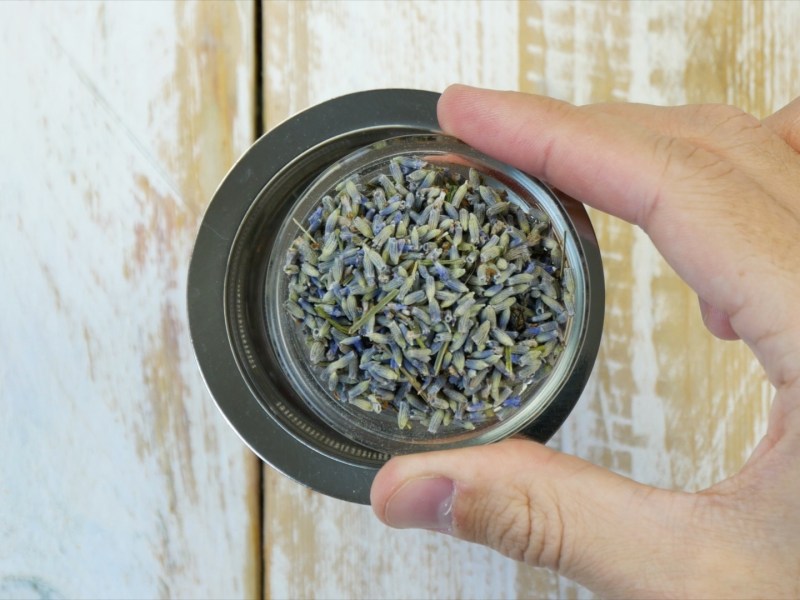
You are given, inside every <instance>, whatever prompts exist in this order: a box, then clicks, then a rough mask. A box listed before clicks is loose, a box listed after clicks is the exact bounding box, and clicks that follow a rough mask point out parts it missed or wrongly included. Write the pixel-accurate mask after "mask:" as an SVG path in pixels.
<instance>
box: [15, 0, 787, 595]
mask: <svg viewBox="0 0 800 600" xmlns="http://www.w3.org/2000/svg"><path fill="white" fill-rule="evenodd" d="M261 13H262V19H263V20H262V23H261V26H262V31H263V56H262V61H263V73H262V76H263V89H262V92H263V97H264V106H263V107H262V108H263V115H264V125H265V126H266V127H273V126H274V125H276V124H277V123H278V122H280V121H281V120H283V119H284V118H286V117H288V116H290V115H291V114H293V113H295V112H297V111H299V110H301V109H303V108H306V107H308V106H310V105H312V104H315V103H318V102H320V101H323V100H326V99H328V98H331V97H334V96H338V95H341V94H344V93H348V92H352V91H358V90H364V89H370V88H380V87H416V88H425V89H432V90H441V89H443V88H444V87H445V86H446V85H447V84H449V83H452V82H456V81H458V82H463V83H469V84H473V85H482V86H487V87H493V88H506V89H520V90H524V91H530V92H538V93H545V94H549V95H552V96H556V97H559V98H563V99H567V100H570V101H573V102H576V103H587V102H593V101H609V100H611V101H614V100H619V101H625V100H632V101H639V102H652V103H657V104H677V103H686V102H729V103H733V104H737V105H739V106H741V107H743V108H745V109H747V110H750V111H752V112H754V113H755V114H757V115H759V116H764V115H767V114H769V113H770V112H772V111H773V110H775V109H777V108H778V107H780V106H781V105H783V104H784V103H786V102H788V101H789V100H790V99H791V98H792V97H794V96H796V95H797V94H798V93H800V89H799V88H798V86H797V82H798V81H800V77H799V76H800V55H799V54H798V49H797V48H798V47H797V44H796V32H797V31H798V30H800V4H799V3H788V2H754V1H744V2H692V3H656V2H631V3H628V2H603V3H586V2H506V1H503V2H500V1H498V2H467V1H464V2H460V1H443V2H428V1H420V2H414V3H400V2H392V3H379V2H326V1H315V2H306V1H268V2H263V3H262V4H261ZM254 18H255V11H254V6H253V4H252V3H250V2H247V1H245V0H242V1H240V2H220V3H218V2H201V3H193V4H185V3H180V2H171V1H170V2H161V3H149V4H146V5H144V4H138V3H119V2H99V3H58V4H34V3H31V4H21V3H4V4H0V49H1V50H2V51H3V56H4V57H6V58H4V60H2V61H0V82H2V89H3V92H2V93H0V114H2V116H3V120H2V125H0V161H2V165H3V168H2V169H0V250H1V251H0V290H2V291H3V292H4V294H3V298H4V300H3V309H4V310H3V311H2V313H0V440H2V441H0V444H1V445H0V473H2V475H0V598H5V597H11V598H16V597H43V598H44V597H51V598H59V597H63V598H72V597H97V598H114V597H120V598H130V597H141V598H151V597H209V598H216V597H226V598H227V597H262V596H263V597H269V598H541V597H549V598H588V597H591V594H590V593H589V592H588V591H587V590H585V589H583V588H581V587H580V586H577V585H576V584H574V583H572V582H569V581H567V580H565V579H563V578H560V577H558V576H556V575H554V574H552V573H550V572H547V571H543V570H538V569H532V568H529V567H526V566H523V565H519V564H517V563H514V562H513V561H510V560H507V559H505V558H503V557H501V556H500V555H498V554H496V553H494V552H492V551H490V550H488V549H485V548H482V547H479V546H475V545H470V544H467V543H463V542H459V541H456V540H453V539H450V538H446V537H443V536H439V535H436V534H430V533H425V532H413V531H393V530H389V529H387V528H385V527H383V526H382V525H381V524H380V523H378V522H377V521H376V520H375V519H374V518H373V516H372V514H371V511H370V509H369V508H367V507H360V506H354V505H350V504H346V503H343V502H339V501H336V500H332V499H329V498H327V497H324V496H322V495H320V494H317V493H314V492H311V491H308V490H306V489H304V488H302V487H300V486H298V485H297V484H294V483H292V482H290V481H288V480H287V479H285V478H283V477H282V476H280V475H278V474H276V473H274V472H273V471H271V470H270V469H269V468H265V469H264V477H265V487H264V494H263V495H264V499H263V502H264V503H263V507H259V506H258V503H259V497H260V488H259V484H260V477H259V469H260V468H261V466H260V464H259V463H258V461H257V460H256V459H255V458H254V457H253V456H252V454H250V453H249V452H248V451H246V450H245V448H244V445H243V444H242V443H241V442H240V441H239V440H238V438H237V437H236V435H235V434H234V433H233V432H232V431H231V430H230V429H229V427H228V426H227V424H226V423H225V422H224V419H223V418H222V417H221V416H220V415H219V414H218V412H217V411H216V409H215V408H214V407H213V403H212V402H211V399H210V397H209V395H208V393H207V392H206V390H205V389H204V386H203V384H202V381H201V379H200V376H199V373H198V370H197V368H196V366H195V362H194V358H193V355H192V352H191V347H190V344H189V340H188V330H187V324H186V316H185V313H186V308H185V277H186V267H187V264H188V258H189V254H190V252H191V247H192V242H193V240H194V235H195V232H196V229H197V226H198V223H199V219H200V216H201V214H202V211H203V209H204V208H205V206H206V205H207V203H208V201H209V199H210V196H211V194H212V192H213V190H214V189H215V188H216V186H217V184H218V183H219V181H220V180H221V178H222V177H223V175H224V173H225V172H226V171H227V169H228V167H229V166H230V165H231V164H232V163H233V161H234V160H235V159H236V157H237V156H238V155H239V154H240V153H241V152H242V151H243V150H244V149H245V148H246V147H247V145H248V144H249V143H250V142H251V141H252V138H253V134H254V131H253V120H254V109H255V106H254V105H253V100H252V99H253V91H254V89H253V86H254V80H255V79H254V78H255V75H256V73H255V68H256V64H255V60H254V59H255V50H256V44H255V40H254V31H255V23H254ZM591 216H592V219H593V222H594V224H595V227H596V229H597V233H598V236H599V238H600V243H601V248H602V252H603V258H604V262H605V272H606V278H607V284H608V285H607V309H606V327H605V332H604V338H603V344H602V347H601V352H600V356H599V358H598V361H597V364H596V367H595V371H594V373H593V376H592V378H591V380H590V383H589V386H588V387H587V390H586V391H585V393H584V395H583V397H582V398H581V400H580V402H579V404H578V406H577V408H576V410H575V411H574V413H573V414H572V416H571V417H570V419H569V420H568V421H567V423H566V424H565V426H564V427H563V428H562V430H561V432H560V434H559V435H558V436H557V437H556V439H554V440H553V442H552V445H553V446H554V447H556V448H560V449H562V450H564V451H567V452H571V453H574V454H577V455H579V456H582V457H584V458H587V459H589V460H591V461H593V462H595V463H597V464H600V465H604V466H606V467H608V468H610V469H613V470H615V471H617V472H619V473H623V474H626V475H629V476H631V477H634V478H636V479H638V480H640V481H644V482H647V483H651V484H654V485H660V486H665V487H673V488H682V489H700V488H703V487H705V486H707V485H709V484H711V483H712V482H714V481H717V480H719V479H721V478H723V477H725V476H727V475H730V474H731V473H733V472H735V471H736V470H737V469H738V468H739V467H740V466H741V465H742V463H743V462H744V460H745V459H746V457H747V455H748V453H749V452H750V450H751V449H752V447H753V445H754V444H755V443H756V442H757V440H758V439H759V437H760V436H761V435H762V434H763V432H764V429H765V422H766V415H767V411H768V408H769V404H770V401H771V396H772V390H771V389H770V386H769V385H768V384H767V382H766V380H765V379H764V377H763V374H762V373H761V370H760V368H759V367H758V365H757V363H756V362H755V360H754V359H753V358H752V356H751V355H750V353H749V351H748V350H747V348H745V347H744V345H743V344H741V343H724V342H720V341H717V340H715V339H713V338H712V337H711V336H710V335H709V334H708V333H707V332H706V331H705V329H704V328H703V326H702V323H701V320H700V317H699V311H698V309H697V301H696V298H695V297H694V295H693V294H692V293H691V292H690V291H689V290H688V289H687V288H686V286H685V285H684V284H683V283H682V282H681V281H680V280H679V279H678V278H677V277H676V276H675V275H674V274H673V273H672V271H671V270H670V268H669V267H668V266H667V265H666V264H665V263H664V262H663V261H662V260H661V258H660V257H659V255H658V254H657V252H656V251H655V249H654V248H653V246H652V244H651V243H650V241H649V239H648V238H647V237H646V236H645V235H643V234H642V233H641V232H640V231H637V230H635V229H634V228H632V227H630V226H628V225H626V224H624V223H621V222H619V221H617V220H614V219H611V218H609V217H607V216H605V215H602V214H600V213H597V212H592V213H591ZM262 508H263V512H264V517H263V522H259V518H260V514H261V510H262ZM259 527H260V528H261V534H263V543H262V540H261V537H262V536H261V535H260V532H259ZM262 567H263V579H262Z"/></svg>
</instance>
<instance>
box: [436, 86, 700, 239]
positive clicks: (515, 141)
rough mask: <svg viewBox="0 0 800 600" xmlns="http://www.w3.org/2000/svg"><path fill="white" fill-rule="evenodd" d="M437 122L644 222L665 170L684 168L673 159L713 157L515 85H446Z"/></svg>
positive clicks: (596, 203) (595, 204)
mask: <svg viewBox="0 0 800 600" xmlns="http://www.w3.org/2000/svg"><path fill="white" fill-rule="evenodd" d="M439 124H440V125H441V127H442V129H443V130H444V131H445V132H447V133H450V134H452V135H455V136H456V137H458V138H460V139H462V140H464V141H465V142H467V143H468V144H470V145H471V146H474V147H476V148H478V149H479V150H481V151H483V152H486V153H487V154H489V155H491V156H494V157H495V158H498V159H500V160H502V161H504V162H506V163H508V164H511V165H513V166H515V167H517V168H519V169H521V170H523V171H525V172H527V173H530V174H532V175H534V176H536V177H539V178H541V179H544V180H545V181H547V182H548V183H550V184H552V185H553V186H555V187H557V188H558V189H560V190H561V191H563V192H565V193H567V194H569V195H570V196H573V197H575V198H578V199H579V200H580V201H581V202H584V203H586V204H588V205H590V206H593V207H595V208H598V209H600V210H602V211H604V212H607V213H610V214H613V215H615V216H617V217H620V218H622V219H625V220H626V221H629V222H631V223H636V224H638V225H640V226H642V227H643V228H645V229H648V227H647V225H648V223H649V222H650V220H651V213H652V212H653V211H654V210H655V209H656V207H657V205H658V204H659V199H660V195H661V193H662V191H663V187H664V184H665V173H666V171H667V170H668V169H678V170H680V169H682V168H683V167H682V161H680V160H677V161H676V160H675V159H676V158H678V159H680V157H681V156H684V157H687V158H692V159H693V160H694V161H698V160H699V161H703V160H706V161H707V162H708V163H709V164H712V163H713V162H714V161H715V158H714V157H712V156H710V155H709V156H708V157H704V156H702V152H703V151H702V150H699V152H700V153H701V154H700V155H698V149H697V148H696V147H692V146H690V145H689V144H684V143H683V142H682V141H681V140H679V139H676V138H673V137H667V136H662V135H659V134H658V133H657V132H655V131H652V130H649V129H647V128H644V127H641V126H640V125H638V124H636V123H634V122H629V121H625V120H624V119H621V118H619V117H617V116H615V115H611V114H604V113H601V112H596V111H595V112H590V111H587V110H585V109H582V108H580V107H577V106H574V105H572V104H569V103H567V102H562V101H559V100H555V99H552V98H547V97H543V96H534V95H529V94H521V93H517V92H498V91H492V90H483V89H477V88H469V87H467V86H462V85H455V86H451V87H450V88H448V89H447V90H446V91H445V92H444V94H443V95H442V97H441V99H440V100H439ZM687 175H688V173H687ZM675 176H676V174H673V175H672V177H673V178H674V177H675ZM677 178H680V173H678V174H677ZM651 233H652V232H651Z"/></svg>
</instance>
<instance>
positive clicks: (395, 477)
mask: <svg viewBox="0 0 800 600" xmlns="http://www.w3.org/2000/svg"><path fill="white" fill-rule="evenodd" d="M400 460H401V459H400V458H397V457H396V458H392V459H390V460H389V461H388V462H387V463H386V464H385V465H383V467H381V469H380V470H379V471H378V474H377V475H376V476H375V479H374V480H373V481H372V487H371V488H370V491H369V503H370V506H372V512H374V513H375V516H376V517H378V519H379V520H380V521H381V522H383V523H386V524H387V525H388V522H387V521H386V504H387V503H388V501H389V498H391V497H392V495H393V494H394V493H395V491H397V489H399V488H400V486H402V484H403V481H404V480H403V478H402V474H401V473H400V472H399V470H398V467H399V466H400V465H399V463H400Z"/></svg>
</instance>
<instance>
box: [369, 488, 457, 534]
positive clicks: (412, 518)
mask: <svg viewBox="0 0 800 600" xmlns="http://www.w3.org/2000/svg"><path fill="white" fill-rule="evenodd" d="M453 490H454V487H453V482H452V481H450V480H449V479H446V478H444V477H431V478H426V479H412V480H411V481H409V482H407V483H405V484H403V486H402V487H401V488H400V489H399V490H397V491H396V492H395V493H394V495H393V496H392V497H391V498H389V501H388V502H387V503H386V513H385V514H386V522H387V523H388V524H389V525H391V526H392V527H397V528H399V529H410V528H414V529H432V530H435V531H441V532H444V533H450V532H451V530H452V528H453V514H452V513H453Z"/></svg>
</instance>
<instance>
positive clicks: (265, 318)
mask: <svg viewBox="0 0 800 600" xmlns="http://www.w3.org/2000/svg"><path fill="white" fill-rule="evenodd" d="M438 98H439V95H438V94H436V93H432V92H425V91H419V90H398V89H395V90H374V91H368V92H360V93H356V94H350V95H348V96H343V97H340V98H336V99H334V100H330V101H328V102H325V103H322V104H319V105H317V106H314V107H312V108H310V109H308V110H306V111H304V112H302V113H299V114H297V115H295V116H294V117H292V118H290V119H289V120H287V121H286V122H284V123H283V124H281V125H279V126H278V127H276V128H275V129H273V130H271V131H270V132H268V133H267V134H265V135H264V136H262V137H261V138H260V139H259V140H258V141H257V142H256V143H255V144H254V145H253V146H252V147H251V148H250V149H249V150H248V151H247V152H246V153H245V154H244V155H243V156H242V157H241V159H240V160H239V161H238V162H237V163H236V164H235V165H234V167H233V168H232V169H231V171H230V172H229V173H228V175H227V176H226V178H225V180H224V181H223V182H222V184H221V185H220V187H219V189H218V190H217V192H216V193H215V195H214V197H213V199H212V201H211V204H210V205H209V207H208V209H207V212H206V214H205V216H204V218H203V221H202V224H201V226H200V230H199V232H198V236H197V241H196V244H195V248H194V253H193V255H192V259H191V264H190V269H189V281H188V305H189V323H190V330H191V336H192V342H193V345H194V349H195V353H196V355H197V359H198V362H199V365H200V368H201V371H202V373H203V377H204V379H205V381H206V384H207V385H208V388H209V390H210V391H211V394H212V396H213V398H214V400H215V402H216V403H217V406H218V407H219V408H220V410H221V412H222V413H223V415H224V416H225V417H226V418H227V419H228V421H229V422H230V424H231V426H232V427H233V428H234V429H235V430H236V431H237V433H238V434H239V435H240V436H241V437H242V439H243V440H244V441H245V443H247V444H248V446H250V448H251V449H252V450H253V451H254V452H255V453H256V454H257V455H258V456H259V457H260V458H261V459H263V460H264V461H265V462H267V463H269V464H270V465H272V466H273V467H275V468H276V469H278V470H279V471H281V472H283V473H284V474H286V475H288V476H289V477H291V478H292V479H294V480H296V481H298V482H300V483H302V484H304V485H307V486H309V487H311V488H312V489H315V490H317V491H319V492H322V493H325V494H328V495H330V496H333V497H336V498H340V499H344V500H348V501H354V502H359V503H368V502H369V489H370V485H371V482H372V479H373V478H374V476H375V474H376V473H377V470H378V469H379V468H380V467H381V466H382V464H383V463H384V462H386V460H388V458H390V456H391V455H394V454H398V453H406V452H415V451H424V450H431V449H437V448H449V447H458V446H464V445H474V444H480V443H489V442H492V441H496V440H498V439H502V438H504V437H508V436H509V435H512V434H520V435H523V436H525V437H528V438H531V439H534V440H537V441H540V442H545V441H547V439H549V438H550V437H551V436H552V434H553V433H555V431H556V430H557V429H558V428H559V427H560V426H561V424H562V423H563V421H564V419H566V417H567V415H568V414H569V412H570V411H571V410H572V408H573V407H574V405H575V403H576V401H577V399H578V397H579V396H580V393H581V391H582V390H583V388H584V386H585V384H586V381H587V379H588V377H589V374H590V372H591V368H592V366H593V364H594V360H595V358H596V355H597V350H598V346H599V341H600V336H601V331H602V320H603V309H604V282H603V273H602V264H601V260H600V253H599V250H598V247H597V240H596V237H595V235H594V232H593V230H592V227H591V223H590V222H589V219H588V216H587V214H586V211H585V210H584V208H583V206H582V205H580V204H579V203H577V202H575V201H574V200H571V199H569V198H565V197H563V196H561V195H557V194H556V193H554V192H553V191H552V190H550V189H549V188H548V187H547V186H546V185H545V184H543V183H542V182H539V181H537V180H535V179H534V178H531V177H529V176H527V175H525V174H523V173H521V172H519V171H517V170H516V169H512V168H511V167H508V166H507V165H503V164H502V163H499V162H497V161H494V160H493V159H491V158H489V157H487V156H484V155H482V154H481V153H478V152H477V151H475V150H474V149H472V148H469V147H468V146H466V145H464V144H462V143H461V142H458V141H457V140H454V139H452V138H448V137H446V136H443V135H441V132H440V131H439V129H438V125H437V119H436V103H437V101H438ZM400 153H405V154H408V155H424V156H426V157H439V158H438V160H442V161H445V163H447V164H449V165H450V166H453V165H454V164H456V163H458V164H461V165H469V166H474V167H475V168H476V169H477V170H479V171H481V172H482V173H484V174H491V177H493V178H495V179H496V180H498V181H499V183H500V184H501V185H503V186H504V187H506V188H510V189H513V190H514V191H515V194H516V195H517V196H519V197H520V198H521V200H520V201H521V202H523V203H524V202H525V201H535V202H536V204H537V205H538V206H540V207H542V208H543V209H544V210H545V211H546V212H547V214H548V215H549V217H550V218H551V220H552V221H553V226H554V230H555V232H556V235H557V236H559V238H560V242H561V243H562V244H563V247H564V253H565V257H566V260H567V261H568V263H569V264H570V266H571V268H572V269H573V272H574V273H575V275H576V277H575V279H576V292H575V314H574V316H573V318H572V322H571V323H570V325H569V327H568V329H567V333H566V346H565V351H564V353H563V355H562V356H561V357H560V358H559V360H558V363H557V364H556V367H555V369H554V370H553V373H551V375H550V376H549V377H548V378H547V379H546V380H545V381H544V382H543V383H542V386H540V387H539V388H537V389H536V390H535V391H532V393H531V395H530V397H529V398H528V399H527V401H526V402H525V403H524V404H523V405H522V406H521V408H520V410H518V411H517V412H516V413H515V414H514V416H513V417H512V418H509V419H505V420H503V421H502V422H497V423H495V424H493V425H492V426H491V427H486V428H480V429H478V430H477V431H476V432H474V433H468V434H457V435H452V434H451V435H443V436H435V435H426V434H425V433H424V430H422V432H421V433H420V432H419V430H417V431H415V432H414V433H413V434H408V433H404V432H402V431H399V430H396V428H395V429H392V428H391V427H389V426H387V425H386V419H385V418H384V419H383V420H381V419H377V420H376V419H373V418H367V417H366V416H365V415H364V414H363V413H362V414H359V413H358V412H352V411H348V410H346V409H345V410H342V407H341V406H337V405H336V404H335V403H334V402H333V401H332V399H331V398H330V397H328V396H326V394H325V391H324V389H323V388H322V386H321V385H320V383H319V380H318V378H317V377H316V376H315V373H314V371H313V369H312V368H310V366H309V365H308V361H307V360H306V361H304V360H303V355H302V345H301V344H298V343H297V339H296V334H297V330H296V328H294V329H293V328H292V324H291V323H290V322H289V320H287V318H286V314H285V311H283V310H282V307H281V303H282V298H283V294H282V293H281V290H282V289H283V288H282V286H283V285H284V284H283V279H282V278H281V275H282V272H281V269H280V268H279V267H280V265H282V264H283V259H284V257H285V255H286V250H287V248H288V243H289V241H290V240H291V239H292V237H293V236H294V235H295V234H296V233H297V231H298V228H297V225H295V224H294V223H295V222H299V221H302V219H303V218H304V217H305V216H306V215H307V214H308V212H309V210H310V209H311V208H312V207H313V205H314V203H315V202H319V197H320V193H321V192H323V191H324V189H325V188H326V187H330V186H331V184H332V183H335V182H336V180H337V179H341V178H342V177H347V176H349V175H352V174H353V173H358V172H361V171H363V170H364V169H368V168H372V167H374V166H375V165H377V164H380V163H381V161H385V160H387V159H388V158H390V157H391V156H397V155H398V154H400ZM434 160H436V159H434ZM526 198H527V199H529V200H526Z"/></svg>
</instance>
